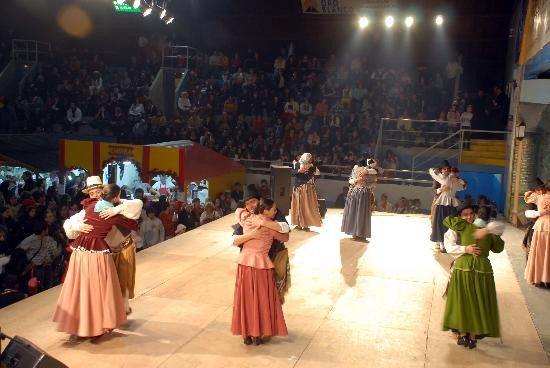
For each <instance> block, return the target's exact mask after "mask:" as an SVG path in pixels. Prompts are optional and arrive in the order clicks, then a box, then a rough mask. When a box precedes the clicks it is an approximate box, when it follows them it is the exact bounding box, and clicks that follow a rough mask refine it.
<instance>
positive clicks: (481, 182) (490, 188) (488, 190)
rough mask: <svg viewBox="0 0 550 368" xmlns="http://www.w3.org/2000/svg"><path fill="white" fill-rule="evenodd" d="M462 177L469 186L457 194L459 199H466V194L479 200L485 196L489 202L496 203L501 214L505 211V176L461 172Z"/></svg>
mask: <svg viewBox="0 0 550 368" xmlns="http://www.w3.org/2000/svg"><path fill="white" fill-rule="evenodd" d="M460 177H461V178H462V179H464V180H466V181H467V182H468V186H467V187H466V190H463V191H461V192H458V193H457V195H458V196H459V197H461V198H464V195H465V194H470V195H471V196H472V197H473V198H474V199H475V200H477V197H478V196H479V195H480V194H484V195H486V196H487V198H489V200H491V201H493V202H496V204H497V207H498V210H499V212H502V211H503V210H504V199H505V194H506V191H505V188H504V184H503V182H504V174H491V173H479V172H473V171H461V172H460Z"/></svg>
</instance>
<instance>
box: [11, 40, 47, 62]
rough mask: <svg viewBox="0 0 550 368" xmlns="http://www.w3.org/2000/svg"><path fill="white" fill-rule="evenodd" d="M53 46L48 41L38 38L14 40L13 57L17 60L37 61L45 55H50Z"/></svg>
mask: <svg viewBox="0 0 550 368" xmlns="http://www.w3.org/2000/svg"><path fill="white" fill-rule="evenodd" d="M51 54H52V47H51V45H50V44H49V43H48V42H41V41H36V40H20V39H13V40H12V48H11V57H12V59H13V60H15V61H20V62H24V63H37V62H38V61H40V59H41V57H43V56H45V55H46V56H50V55H51Z"/></svg>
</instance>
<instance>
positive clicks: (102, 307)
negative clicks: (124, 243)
mask: <svg viewBox="0 0 550 368" xmlns="http://www.w3.org/2000/svg"><path fill="white" fill-rule="evenodd" d="M53 320H54V322H57V329H58V331H63V332H66V333H69V334H72V335H77V336H81V337H92V336H99V335H102V334H103V333H104V332H105V330H106V329H114V328H117V327H119V326H121V325H124V324H126V323H128V320H127V319H126V311H125V308H124V301H123V299H122V293H121V291H120V283H119V281H118V276H117V271H116V268H115V264H114V262H113V257H112V256H111V254H109V253H101V252H87V251H79V250H75V251H74V252H73V253H72V254H71V259H70V261H69V267H68V269H67V276H66V277H65V282H64V283H63V287H62V288H61V294H60V295H59V299H58V300H57V306H56V308H55V312H54V315H53Z"/></svg>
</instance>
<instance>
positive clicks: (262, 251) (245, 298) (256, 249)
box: [231, 199, 288, 345]
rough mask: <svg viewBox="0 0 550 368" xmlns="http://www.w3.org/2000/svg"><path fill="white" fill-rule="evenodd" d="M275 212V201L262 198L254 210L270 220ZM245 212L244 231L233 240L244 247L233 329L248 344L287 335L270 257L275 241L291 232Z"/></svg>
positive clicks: (283, 240)
mask: <svg viewBox="0 0 550 368" xmlns="http://www.w3.org/2000/svg"><path fill="white" fill-rule="evenodd" d="M276 211H277V206H276V205H275V203H274V202H273V201H272V200H270V199H262V200H261V201H260V203H259V205H258V207H257V208H256V210H255V211H254V213H255V214H256V215H258V218H259V219H260V220H265V221H270V220H272V219H273V217H274V216H275V212H276ZM245 214H246V212H245V211H241V220H240V224H241V225H242V226H243V229H244V234H243V235H239V236H237V237H235V239H234V242H233V243H234V244H235V245H240V244H243V249H242V251H241V253H240V255H239V258H238V259H237V263H238V268H237V280H236V282H235V296H234V303H233V319H232V322H231V332H232V333H233V335H242V337H243V342H244V344H246V345H250V344H254V345H259V344H261V343H262V342H263V341H262V339H261V338H262V337H270V336H286V335H287V334H288V331H287V328H286V323H285V319H284V316H283V310H282V307H281V301H280V299H279V293H278V292H277V288H276V285H275V275H274V270H273V267H274V266H273V262H271V260H270V259H269V257H268V252H269V249H270V247H271V243H272V242H273V240H274V239H277V240H279V241H282V242H285V241H288V233H287V234H281V233H278V232H277V231H275V230H272V229H269V228H266V227H264V226H261V227H257V226H255V225H254V223H253V222H252V221H251V220H252V219H251V218H245V216H244V215H245Z"/></svg>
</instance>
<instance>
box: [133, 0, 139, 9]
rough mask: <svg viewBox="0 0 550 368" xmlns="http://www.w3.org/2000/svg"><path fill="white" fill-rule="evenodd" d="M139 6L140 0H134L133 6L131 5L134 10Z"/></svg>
mask: <svg viewBox="0 0 550 368" xmlns="http://www.w3.org/2000/svg"><path fill="white" fill-rule="evenodd" d="M140 5H141V0H134V4H133V7H134V8H136V9H137V8H139V6H140Z"/></svg>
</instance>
